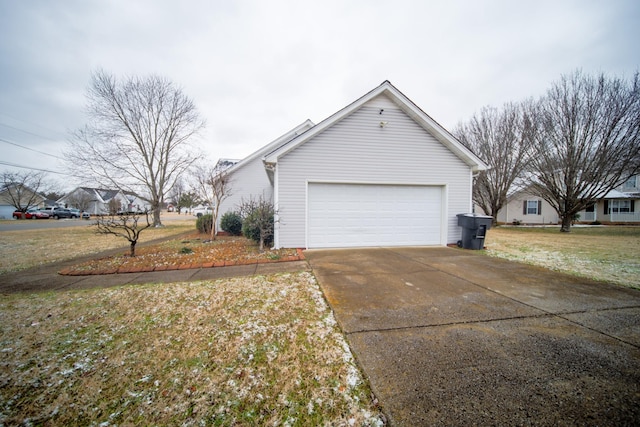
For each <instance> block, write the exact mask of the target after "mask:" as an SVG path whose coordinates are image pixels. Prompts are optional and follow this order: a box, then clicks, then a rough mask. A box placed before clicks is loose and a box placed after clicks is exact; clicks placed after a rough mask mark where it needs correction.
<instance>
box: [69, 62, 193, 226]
mask: <svg viewBox="0 0 640 427" xmlns="http://www.w3.org/2000/svg"><path fill="white" fill-rule="evenodd" d="M87 101H88V102H87V110H88V116H89V123H88V124H87V125H86V126H85V128H83V129H80V130H78V131H76V132H75V133H74V134H73V135H72V138H71V140H70V143H69V144H70V146H69V150H68V151H67V159H68V160H69V164H70V166H71V167H72V168H73V169H74V170H81V171H83V175H85V177H86V178H92V179H93V180H95V181H96V183H97V184H98V185H100V186H104V187H115V188H118V189H121V190H123V191H129V192H134V193H136V194H137V195H138V196H140V197H141V198H143V199H144V200H146V201H148V202H149V204H150V205H151V210H152V213H153V225H154V226H156V227H157V226H160V225H162V224H161V221H160V210H161V208H162V204H163V202H164V198H165V196H166V195H167V194H168V193H169V191H170V190H171V188H172V187H173V185H174V184H175V182H176V180H177V179H178V178H179V177H180V175H181V174H182V173H183V172H185V171H186V170H187V168H189V166H191V164H192V163H193V162H194V161H195V159H196V158H197V156H196V155H195V154H194V151H193V149H192V147H191V146H190V145H189V141H190V139H191V138H192V137H193V136H194V135H196V134H197V133H198V132H199V131H200V130H201V129H202V128H203V127H204V121H203V120H202V119H201V118H200V115H199V114H198V111H197V110H196V107H195V104H194V103H193V101H192V100H191V99H190V98H189V97H187V96H186V95H185V94H184V93H183V91H182V90H181V89H180V88H178V87H176V86H175V85H174V84H173V83H172V82H171V81H169V80H167V79H166V78H163V77H158V76H154V75H152V76H148V77H144V78H140V77H130V78H127V79H125V80H123V81H119V80H117V79H116V78H115V77H114V76H113V75H111V74H108V73H106V72H105V71H102V70H98V71H96V72H95V73H93V75H92V77H91V84H90V86H89V89H88V93H87Z"/></svg>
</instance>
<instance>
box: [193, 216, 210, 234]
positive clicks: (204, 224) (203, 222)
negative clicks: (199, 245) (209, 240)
mask: <svg viewBox="0 0 640 427" xmlns="http://www.w3.org/2000/svg"><path fill="white" fill-rule="evenodd" d="M212 226H213V215H211V214H207V215H202V216H200V217H198V220H197V221H196V228H197V229H198V232H200V233H202V234H205V233H211V227H212Z"/></svg>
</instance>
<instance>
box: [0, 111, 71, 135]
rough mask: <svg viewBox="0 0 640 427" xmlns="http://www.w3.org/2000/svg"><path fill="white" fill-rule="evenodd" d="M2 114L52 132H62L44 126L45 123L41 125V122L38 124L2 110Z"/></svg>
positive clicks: (0, 113)
mask: <svg viewBox="0 0 640 427" xmlns="http://www.w3.org/2000/svg"><path fill="white" fill-rule="evenodd" d="M0 115H1V116H5V117H8V118H10V119H11V120H15V121H18V122H22V123H25V124H28V125H31V126H36V127H39V128H41V129H44V130H47V131H50V132H52V133H58V134H59V133H60V131H57V130H54V129H51V128H49V127H46V126H43V125H39V124H37V123H33V122H29V121H27V120H24V119H20V118H18V117H15V116H12V115H10V114H7V113H2V112H0ZM5 126H6V125H5Z"/></svg>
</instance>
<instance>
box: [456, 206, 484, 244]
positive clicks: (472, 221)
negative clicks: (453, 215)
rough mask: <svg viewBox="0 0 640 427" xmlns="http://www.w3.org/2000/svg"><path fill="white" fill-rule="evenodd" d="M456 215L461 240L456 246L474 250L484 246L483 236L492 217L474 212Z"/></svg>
mask: <svg viewBox="0 0 640 427" xmlns="http://www.w3.org/2000/svg"><path fill="white" fill-rule="evenodd" d="M457 217H458V225H459V226H460V227H462V240H459V241H458V246H459V247H461V248H464V249H475V250H478V249H482V248H484V238H485V236H486V234H487V230H488V229H490V228H491V222H492V221H493V217H492V216H488V215H478V214H475V213H464V214H458V215H457Z"/></svg>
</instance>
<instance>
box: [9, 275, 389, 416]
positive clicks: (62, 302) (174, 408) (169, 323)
mask: <svg viewBox="0 0 640 427" xmlns="http://www.w3.org/2000/svg"><path fill="white" fill-rule="evenodd" d="M0 352H1V353H2V359H1V361H0V425H52V426H58V425H59V426H62V425H64V426H74V425H100V426H110V425H224V426H238V425H247V426H249V425H289V426H294V425H337V426H348V425H376V426H379V425H382V423H381V422H380V412H379V409H378V408H376V407H375V406H373V405H372V404H371V403H370V401H371V397H370V396H371V395H370V391H369V389H368V387H367V385H366V383H365V382H364V381H363V379H362V377H361V375H360V373H359V371H358V369H357V367H356V365H355V363H354V360H353V358H352V356H351V353H350V351H349V349H348V346H347V344H346V342H345V340H344V338H343V336H342V334H341V333H340V331H339V330H338V328H337V326H336V322H335V320H334V318H333V315H332V312H331V311H330V310H329V308H328V307H327V305H326V303H325V301H324V299H323V297H322V294H321V292H320V290H319V288H318V286H317V284H316V282H315V278H314V277H313V275H311V274H310V273H308V272H302V273H297V274H287V275H275V276H268V277H252V278H237V279H231V280H219V281H213V282H208V281H207V282H194V283H174V284H164V285H143V286H135V287H133V286H130V287H122V288H115V289H114V288H111V289H103V290H91V291H76V292H61V293H48V294H30V295H10V296H7V297H5V298H3V299H2V301H0Z"/></svg>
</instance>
